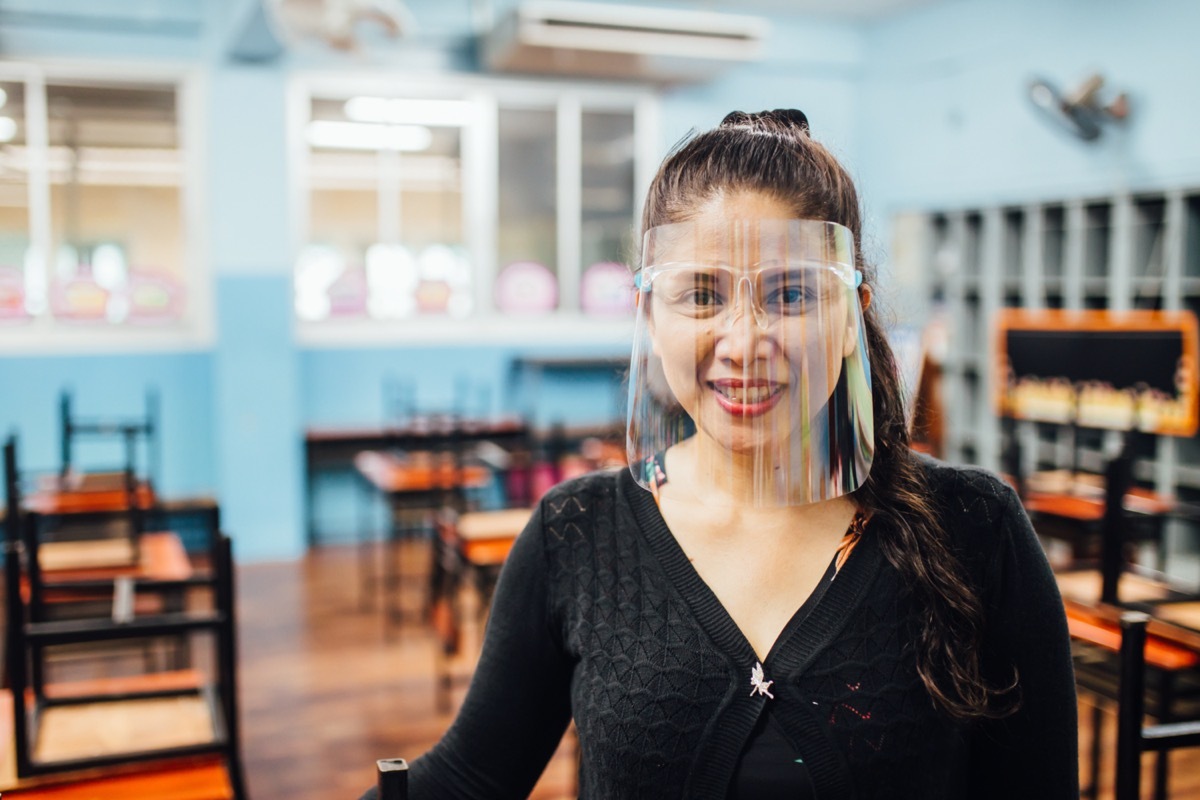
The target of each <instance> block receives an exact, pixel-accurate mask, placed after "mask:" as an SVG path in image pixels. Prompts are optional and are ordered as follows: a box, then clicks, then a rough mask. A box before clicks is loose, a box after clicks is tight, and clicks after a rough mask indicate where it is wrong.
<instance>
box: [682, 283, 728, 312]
mask: <svg viewBox="0 0 1200 800" xmlns="http://www.w3.org/2000/svg"><path fill="white" fill-rule="evenodd" d="M684 300H685V301H687V302H688V303H689V304H690V305H692V306H693V307H695V308H712V307H714V306H716V305H718V304H719V303H720V302H721V298H720V297H719V296H718V295H717V293H716V292H715V291H713V290H712V289H710V288H708V287H707V286H698V287H696V288H695V289H692V290H690V291H688V292H686V293H685V294H684Z"/></svg>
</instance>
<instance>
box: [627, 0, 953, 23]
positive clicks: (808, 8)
mask: <svg viewBox="0 0 1200 800" xmlns="http://www.w3.org/2000/svg"><path fill="white" fill-rule="evenodd" d="M635 1H636V0H635ZM668 2H672V4H674V5H680V6H686V7H688V8H697V9H704V10H711V11H724V12H729V13H746V14H797V15H803V14H813V15H817V16H823V17H830V18H837V19H845V20H854V21H859V22H866V21H870V20H874V19H880V18H882V17H886V16H890V15H892V14H898V13H901V12H904V11H911V10H913V9H915V8H921V7H923V6H932V5H936V4H938V3H940V2H945V0H704V1H703V2H678V3H675V2H673V0H668Z"/></svg>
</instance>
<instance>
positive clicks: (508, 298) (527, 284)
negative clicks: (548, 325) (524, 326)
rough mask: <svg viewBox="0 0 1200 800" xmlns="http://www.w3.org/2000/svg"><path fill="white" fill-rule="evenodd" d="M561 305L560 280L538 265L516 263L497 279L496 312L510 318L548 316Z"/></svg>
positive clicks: (502, 272) (522, 262) (531, 262)
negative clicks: (529, 315) (510, 316)
mask: <svg viewBox="0 0 1200 800" xmlns="http://www.w3.org/2000/svg"><path fill="white" fill-rule="evenodd" d="M557 305H558V280H557V279H556V278H555V277H554V273H552V272H551V271H550V270H548V269H547V268H546V267H545V266H544V265H542V264H539V263H537V262H536V261H515V262H513V263H512V264H509V265H508V266H507V267H505V268H504V269H502V270H501V271H500V274H499V275H498V276H496V308H497V309H499V310H500V311H504V312H506V313H510V314H545V313H548V312H550V311H553V310H554V309H555V307H556V306H557Z"/></svg>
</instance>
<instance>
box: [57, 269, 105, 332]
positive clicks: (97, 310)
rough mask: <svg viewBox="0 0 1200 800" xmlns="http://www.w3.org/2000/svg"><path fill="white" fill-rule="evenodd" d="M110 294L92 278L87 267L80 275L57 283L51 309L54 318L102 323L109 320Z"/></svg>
mask: <svg viewBox="0 0 1200 800" xmlns="http://www.w3.org/2000/svg"><path fill="white" fill-rule="evenodd" d="M109 296H110V293H109V291H108V290H107V289H105V288H104V287H103V286H101V285H100V284H98V283H96V281H95V280H94V279H93V278H92V276H91V272H90V271H89V270H88V268H87V267H85V266H81V267H80V270H79V275H78V276H77V277H74V278H70V279H68V280H65V281H55V283H54V289H53V291H52V292H51V301H50V308H51V310H52V311H53V312H54V316H56V317H58V318H59V319H63V320H71V321H73V322H101V321H104V320H105V319H107V315H108V300H109Z"/></svg>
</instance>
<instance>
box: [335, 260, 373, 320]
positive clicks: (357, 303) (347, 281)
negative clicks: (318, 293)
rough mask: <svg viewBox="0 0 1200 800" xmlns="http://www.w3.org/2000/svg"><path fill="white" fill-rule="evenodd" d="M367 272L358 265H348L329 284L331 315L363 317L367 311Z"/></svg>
mask: <svg viewBox="0 0 1200 800" xmlns="http://www.w3.org/2000/svg"><path fill="white" fill-rule="evenodd" d="M367 291H368V289H367V273H366V271H365V270H363V269H361V268H357V267H347V268H346V269H344V270H343V271H342V274H341V275H339V276H338V277H337V279H336V280H334V282H333V283H331V284H329V288H328V289H327V290H326V294H327V295H328V297H329V316H331V317H361V316H363V315H365V314H366V313H367Z"/></svg>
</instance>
